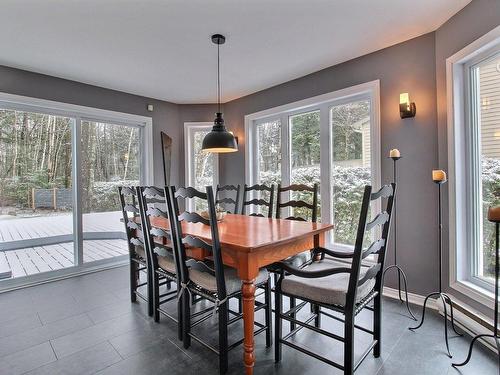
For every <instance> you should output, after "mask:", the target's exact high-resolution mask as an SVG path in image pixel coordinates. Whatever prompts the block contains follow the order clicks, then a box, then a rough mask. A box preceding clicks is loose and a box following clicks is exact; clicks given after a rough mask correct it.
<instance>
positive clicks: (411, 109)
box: [399, 92, 417, 118]
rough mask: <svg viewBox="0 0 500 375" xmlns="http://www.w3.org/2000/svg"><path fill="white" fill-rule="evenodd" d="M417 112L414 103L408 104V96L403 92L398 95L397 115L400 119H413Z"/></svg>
mask: <svg viewBox="0 0 500 375" xmlns="http://www.w3.org/2000/svg"><path fill="white" fill-rule="evenodd" d="M416 112H417V107H416V106H415V103H411V102H410V95H409V94H408V93H407V92H405V93H403V94H399V115H400V116H401V118H409V117H415V113H416Z"/></svg>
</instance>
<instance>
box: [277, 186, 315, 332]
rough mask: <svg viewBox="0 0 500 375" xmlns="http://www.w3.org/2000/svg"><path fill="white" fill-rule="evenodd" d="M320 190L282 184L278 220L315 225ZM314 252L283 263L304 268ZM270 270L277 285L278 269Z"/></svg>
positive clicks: (293, 326)
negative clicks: (307, 222)
mask: <svg viewBox="0 0 500 375" xmlns="http://www.w3.org/2000/svg"><path fill="white" fill-rule="evenodd" d="M318 190H319V188H318V184H314V185H313V186H312V187H311V186H307V185H304V184H294V185H290V186H281V184H278V190H277V194H276V219H281V218H282V216H285V217H284V219H285V220H295V221H310V222H312V223H315V222H316V221H317V219H318ZM283 195H285V199H283ZM318 245H319V244H315V246H318ZM312 252H313V249H311V250H306V251H303V252H302V253H300V254H297V255H294V256H291V257H289V258H287V259H285V260H283V262H286V263H288V264H290V265H294V266H296V267H299V268H300V267H303V266H305V265H306V264H308V263H309V262H311V261H312ZM268 270H269V271H271V272H274V281H275V284H276V283H277V281H278V277H277V272H276V267H275V266H274V265H271V266H270V267H269V268H268ZM294 307H295V298H293V297H292V298H290V308H294ZM312 308H313V310H314V311H315V309H317V307H315V306H312ZM296 312H298V311H296ZM295 315H296V313H293V314H292V317H294V318H295ZM318 319H319V315H318ZM317 321H319V320H317ZM318 324H319V323H318ZM291 329H292V330H294V329H295V323H293V322H291Z"/></svg>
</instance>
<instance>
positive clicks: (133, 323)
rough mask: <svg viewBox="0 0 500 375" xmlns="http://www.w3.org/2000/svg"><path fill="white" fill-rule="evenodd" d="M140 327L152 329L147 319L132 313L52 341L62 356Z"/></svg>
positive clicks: (59, 356)
mask: <svg viewBox="0 0 500 375" xmlns="http://www.w3.org/2000/svg"><path fill="white" fill-rule="evenodd" d="M139 328H144V329H150V328H149V325H148V322H147V321H146V320H144V319H143V318H142V317H140V316H139V315H138V314H134V313H131V314H126V315H123V316H120V317H118V318H115V319H111V320H107V321H104V322H102V323H99V324H96V325H94V326H91V327H88V328H85V329H82V330H80V331H77V332H74V333H70V334H69V335H66V336H62V337H59V338H57V339H54V340H51V343H52V346H53V348H54V351H55V353H56V355H57V357H58V358H62V357H65V356H68V355H71V354H73V353H76V352H78V351H80V350H83V349H86V348H89V347H91V346H93V345H96V344H99V343H101V342H104V341H106V340H108V339H110V338H113V337H115V336H118V335H120V334H123V333H125V332H128V331H132V330H135V329H139Z"/></svg>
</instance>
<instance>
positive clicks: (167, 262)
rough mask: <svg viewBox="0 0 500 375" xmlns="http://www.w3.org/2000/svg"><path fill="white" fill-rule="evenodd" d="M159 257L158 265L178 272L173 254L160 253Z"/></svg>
mask: <svg viewBox="0 0 500 375" xmlns="http://www.w3.org/2000/svg"><path fill="white" fill-rule="evenodd" d="M157 259H158V266H159V267H160V268H161V269H163V270H165V271H167V272H169V273H171V274H174V275H175V273H176V268H175V260H174V257H173V256H172V255H171V254H166V255H164V256H162V255H158V256H157Z"/></svg>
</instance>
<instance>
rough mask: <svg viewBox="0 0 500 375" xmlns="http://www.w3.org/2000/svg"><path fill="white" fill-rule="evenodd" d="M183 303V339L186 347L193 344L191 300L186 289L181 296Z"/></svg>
mask: <svg viewBox="0 0 500 375" xmlns="http://www.w3.org/2000/svg"><path fill="white" fill-rule="evenodd" d="M181 303H182V314H181V315H182V341H183V344H184V349H188V348H189V347H190V346H191V336H189V334H190V333H191V303H190V301H189V293H187V292H186V291H184V293H183V294H182V297H181Z"/></svg>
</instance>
